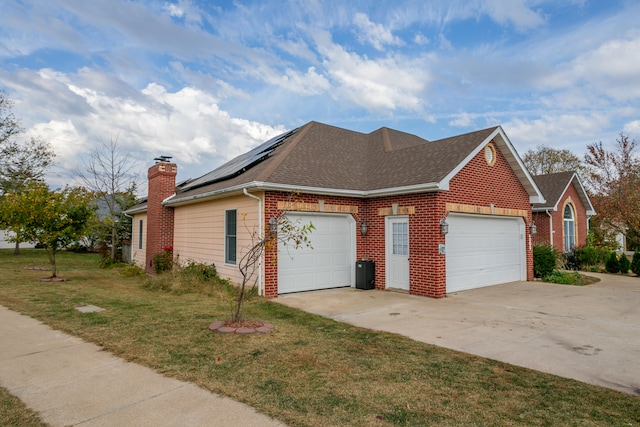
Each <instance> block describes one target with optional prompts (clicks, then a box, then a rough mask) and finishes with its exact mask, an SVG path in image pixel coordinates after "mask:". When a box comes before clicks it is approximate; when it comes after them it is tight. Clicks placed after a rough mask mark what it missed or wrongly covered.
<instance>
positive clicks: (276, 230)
mask: <svg viewBox="0 0 640 427" xmlns="http://www.w3.org/2000/svg"><path fill="white" fill-rule="evenodd" d="M313 230H315V227H314V225H313V223H311V222H309V223H308V224H300V223H298V222H292V221H291V220H290V219H289V217H288V216H287V215H286V211H282V212H281V213H280V214H279V215H278V217H274V218H273V220H272V221H271V222H270V224H269V225H268V229H267V230H265V231H264V232H263V233H262V235H260V234H259V233H258V232H254V233H252V235H251V243H252V246H251V248H249V250H248V251H247V252H246V253H245V254H244V255H243V256H242V258H241V259H240V262H239V263H238V269H239V270H240V274H242V283H241V285H240V289H239V290H238V295H237V298H236V304H235V307H234V312H233V319H232V321H233V322H239V321H240V320H242V309H243V303H244V300H245V296H246V292H247V285H248V284H250V283H253V287H255V286H256V283H257V275H256V273H257V271H258V270H259V269H260V268H261V265H260V262H261V261H262V259H263V255H264V254H265V252H266V251H268V250H277V249H278V244H279V243H282V244H284V245H285V246H289V247H290V248H292V249H294V250H295V249H299V248H302V247H311V240H310V239H309V234H310V233H311V232H312V231H313Z"/></svg>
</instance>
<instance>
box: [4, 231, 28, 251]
mask: <svg viewBox="0 0 640 427" xmlns="http://www.w3.org/2000/svg"><path fill="white" fill-rule="evenodd" d="M11 235H13V234H12V233H11V234H10V232H8V231H5V230H0V249H14V248H15V247H16V244H15V243H12V242H9V238H10V237H11ZM33 248H35V245H34V244H33V243H28V242H21V243H20V249H33Z"/></svg>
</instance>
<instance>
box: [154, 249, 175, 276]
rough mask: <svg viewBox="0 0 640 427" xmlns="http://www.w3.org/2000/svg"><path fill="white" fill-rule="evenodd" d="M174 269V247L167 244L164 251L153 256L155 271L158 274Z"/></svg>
mask: <svg viewBox="0 0 640 427" xmlns="http://www.w3.org/2000/svg"><path fill="white" fill-rule="evenodd" d="M172 269H173V248H172V247H171V246H166V247H165V248H164V250H163V251H162V252H160V253H159V254H155V255H154V256H153V271H155V272H156V274H160V273H164V272H166V271H171V270H172Z"/></svg>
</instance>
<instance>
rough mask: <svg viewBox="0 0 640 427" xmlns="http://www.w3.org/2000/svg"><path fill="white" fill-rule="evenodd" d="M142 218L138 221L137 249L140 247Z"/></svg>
mask: <svg viewBox="0 0 640 427" xmlns="http://www.w3.org/2000/svg"><path fill="white" fill-rule="evenodd" d="M142 224H143V223H142V220H140V221H139V222H138V249H142Z"/></svg>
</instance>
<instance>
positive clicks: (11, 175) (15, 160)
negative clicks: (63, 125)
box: [0, 91, 55, 255]
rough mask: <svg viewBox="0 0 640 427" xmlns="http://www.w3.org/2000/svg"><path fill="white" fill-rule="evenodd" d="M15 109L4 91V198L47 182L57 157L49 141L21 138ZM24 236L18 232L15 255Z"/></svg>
mask: <svg viewBox="0 0 640 427" xmlns="http://www.w3.org/2000/svg"><path fill="white" fill-rule="evenodd" d="M12 106H13V102H12V101H11V100H10V99H9V98H8V97H7V96H6V94H5V93H4V92H2V91H0V198H2V197H3V195H4V194H5V193H9V192H11V193H17V192H20V191H23V189H24V188H25V186H26V185H27V184H28V183H30V182H31V181H34V180H35V181H37V180H41V179H43V178H44V174H45V172H46V171H47V169H48V168H49V167H50V166H51V165H52V164H53V159H54V157H55V153H54V152H53V150H52V149H51V146H50V144H49V143H48V142H45V141H42V140H41V139H39V138H30V139H19V138H18V136H19V135H20V134H21V133H22V132H23V129H22V127H21V126H20V122H19V120H18V119H17V118H16V117H15V116H14V115H13V113H12V112H11V107H12ZM20 236H21V233H20V231H19V230H18V231H17V232H16V235H15V236H14V241H15V245H16V246H15V252H14V253H15V255H19V254H20V242H21V241H22V240H20Z"/></svg>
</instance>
